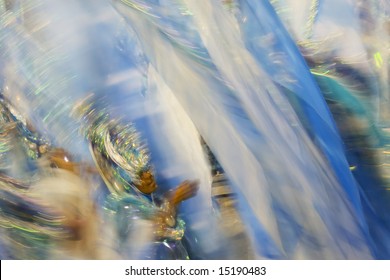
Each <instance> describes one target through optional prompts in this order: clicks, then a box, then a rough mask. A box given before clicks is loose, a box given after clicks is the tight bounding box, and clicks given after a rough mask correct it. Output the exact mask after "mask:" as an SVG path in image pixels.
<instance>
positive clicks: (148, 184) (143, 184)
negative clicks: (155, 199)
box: [136, 170, 157, 194]
mask: <svg viewBox="0 0 390 280" xmlns="http://www.w3.org/2000/svg"><path fill="white" fill-rule="evenodd" d="M136 187H137V188H138V190H140V191H141V192H142V193H144V194H151V193H152V192H154V191H155V190H156V189H157V185H156V182H155V180H154V177H153V174H152V173H151V172H150V171H149V170H148V171H145V172H143V173H141V175H140V183H139V184H137V185H136Z"/></svg>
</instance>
